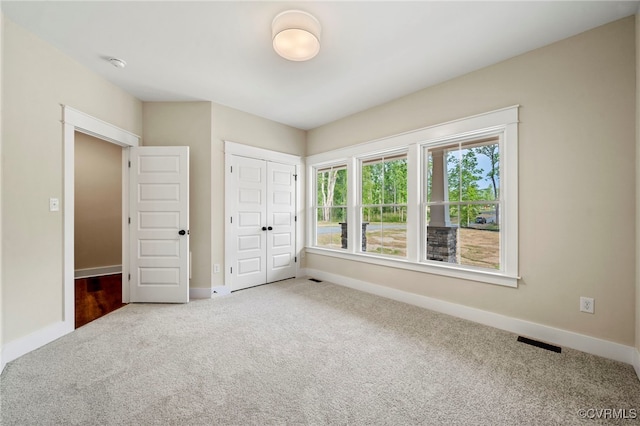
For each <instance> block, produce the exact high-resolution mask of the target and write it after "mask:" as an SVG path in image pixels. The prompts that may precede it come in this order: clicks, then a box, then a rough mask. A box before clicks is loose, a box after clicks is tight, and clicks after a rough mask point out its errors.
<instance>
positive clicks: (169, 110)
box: [143, 102, 212, 288]
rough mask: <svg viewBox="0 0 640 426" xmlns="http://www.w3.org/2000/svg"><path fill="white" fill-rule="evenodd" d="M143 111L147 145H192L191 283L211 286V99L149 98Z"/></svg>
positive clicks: (190, 152)
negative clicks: (167, 100) (199, 100)
mask: <svg viewBox="0 0 640 426" xmlns="http://www.w3.org/2000/svg"><path fill="white" fill-rule="evenodd" d="M143 111H144V114H143V117H144V119H143V122H144V138H143V145H151V146H189V147H190V148H189V157H190V158H189V161H190V163H189V168H190V176H189V179H190V182H189V185H190V188H189V189H190V194H189V228H190V229H189V231H190V240H189V242H190V250H191V254H192V257H191V268H192V269H191V270H192V275H191V281H190V286H191V287H194V288H197V287H211V269H212V267H211V237H210V236H211V210H210V206H211V184H210V182H211V178H210V176H211V165H210V161H209V159H210V158H211V102H145V103H144V104H143Z"/></svg>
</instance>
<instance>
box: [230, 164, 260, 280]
mask: <svg viewBox="0 0 640 426" xmlns="http://www.w3.org/2000/svg"><path fill="white" fill-rule="evenodd" d="M228 176H229V177H230V179H231V182H230V184H231V191H232V193H233V197H232V200H231V203H232V205H231V212H232V216H231V217H230V218H229V222H230V223H229V226H230V228H231V229H230V231H231V232H230V233H229V234H228V235H230V238H231V239H232V241H233V243H232V256H234V258H233V261H232V263H231V264H232V266H231V270H230V272H231V277H232V282H233V284H232V286H231V289H232V290H240V289H243V288H247V287H252V286H255V285H258V284H264V283H265V282H266V281H265V277H266V274H267V266H266V258H267V243H266V239H267V227H266V223H267V217H266V216H267V215H266V212H267V194H266V192H267V181H266V178H267V164H266V162H265V161H263V160H255V159H253V158H244V157H238V156H233V162H232V164H231V168H230V169H229V174H228ZM263 228H264V229H263Z"/></svg>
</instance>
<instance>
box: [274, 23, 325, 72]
mask: <svg viewBox="0 0 640 426" xmlns="http://www.w3.org/2000/svg"><path fill="white" fill-rule="evenodd" d="M320 30H321V28H320V22H318V20H317V19H316V18H315V17H314V16H313V15H310V14H308V13H307V12H303V11H301V10H287V11H285V12H282V13H280V14H279V15H278V16H276V17H275V18H273V23H272V24H271V37H272V38H273V48H274V49H275V51H276V52H277V53H278V55H280V56H282V57H283V58H285V59H288V60H290V61H308V60H309V59H311V58H313V57H314V56H316V55H317V54H318V52H319V51H320Z"/></svg>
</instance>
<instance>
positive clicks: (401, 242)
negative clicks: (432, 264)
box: [317, 223, 500, 269]
mask: <svg viewBox="0 0 640 426" xmlns="http://www.w3.org/2000/svg"><path fill="white" fill-rule="evenodd" d="M385 225H386V226H397V225H398V224H395V223H388V224H385V223H383V224H382V228H381V229H378V230H373V231H367V252H370V253H380V254H386V255H392V256H406V254H407V231H406V228H386V229H385ZM323 227H326V228H330V227H334V228H335V227H337V228H338V231H337V232H327V233H319V235H318V236H317V245H318V246H319V247H326V248H332V249H340V248H342V242H341V232H340V231H339V229H340V225H339V224H338V223H323V224H322V225H319V226H318V228H323ZM492 228H493V227H492ZM492 228H489V227H484V228H483V229H480V228H459V229H458V250H457V256H456V257H457V260H458V263H459V264H461V265H468V266H480V267H483V268H490V269H499V268H500V232H496V231H495V230H494V229H492Z"/></svg>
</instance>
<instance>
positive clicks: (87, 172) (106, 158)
mask: <svg viewBox="0 0 640 426" xmlns="http://www.w3.org/2000/svg"><path fill="white" fill-rule="evenodd" d="M74 139H75V164H74V166H75V194H74V196H75V206H74V214H75V223H74V246H75V250H74V265H75V280H74V281H75V282H74V287H75V298H74V299H75V328H78V327H81V326H83V325H85V324H87V323H89V322H91V321H93V320H95V319H97V318H100V317H101V316H104V315H106V314H108V313H109V312H112V311H114V310H116V309H118V308H121V307H122V306H124V305H125V304H124V303H123V302H122V180H123V179H122V176H123V170H122V150H123V148H122V147H121V146H119V145H116V144H113V143H109V142H106V141H103V140H100V139H98V138H95V137H93V136H90V135H87V134H84V133H80V132H75V134H74Z"/></svg>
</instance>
